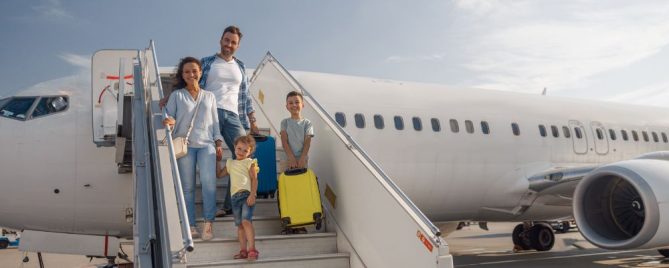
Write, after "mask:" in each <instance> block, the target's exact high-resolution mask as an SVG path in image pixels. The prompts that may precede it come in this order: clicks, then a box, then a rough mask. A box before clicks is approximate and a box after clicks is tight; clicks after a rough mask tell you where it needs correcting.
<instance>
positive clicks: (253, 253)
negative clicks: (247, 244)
mask: <svg viewBox="0 0 669 268" xmlns="http://www.w3.org/2000/svg"><path fill="white" fill-rule="evenodd" d="M258 256H260V252H258V250H257V249H255V248H252V249H250V250H249V255H248V260H249V261H255V260H257V259H258Z"/></svg>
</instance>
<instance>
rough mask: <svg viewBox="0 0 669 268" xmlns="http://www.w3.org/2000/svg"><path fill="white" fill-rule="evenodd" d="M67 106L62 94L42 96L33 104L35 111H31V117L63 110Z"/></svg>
mask: <svg viewBox="0 0 669 268" xmlns="http://www.w3.org/2000/svg"><path fill="white" fill-rule="evenodd" d="M67 106H68V102H67V98H65V97H63V96H56V97H42V98H41V99H40V101H39V102H38V103H37V106H35V111H33V116H32V117H33V118H34V117H40V116H44V115H47V114H52V113H57V112H60V111H64V110H65V109H67Z"/></svg>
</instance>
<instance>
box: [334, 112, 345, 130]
mask: <svg viewBox="0 0 669 268" xmlns="http://www.w3.org/2000/svg"><path fill="white" fill-rule="evenodd" d="M335 121H337V124H339V125H340V126H341V127H346V116H345V115H344V113H341V112H338V113H335Z"/></svg>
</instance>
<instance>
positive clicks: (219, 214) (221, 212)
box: [216, 209, 232, 217]
mask: <svg viewBox="0 0 669 268" xmlns="http://www.w3.org/2000/svg"><path fill="white" fill-rule="evenodd" d="M230 215H232V210H231V209H228V210H223V209H219V210H216V217H225V216H230Z"/></svg>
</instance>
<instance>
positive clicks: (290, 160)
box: [288, 157, 297, 168]
mask: <svg viewBox="0 0 669 268" xmlns="http://www.w3.org/2000/svg"><path fill="white" fill-rule="evenodd" d="M296 167H297V161H296V160H295V158H294V157H288V168H296Z"/></svg>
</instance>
